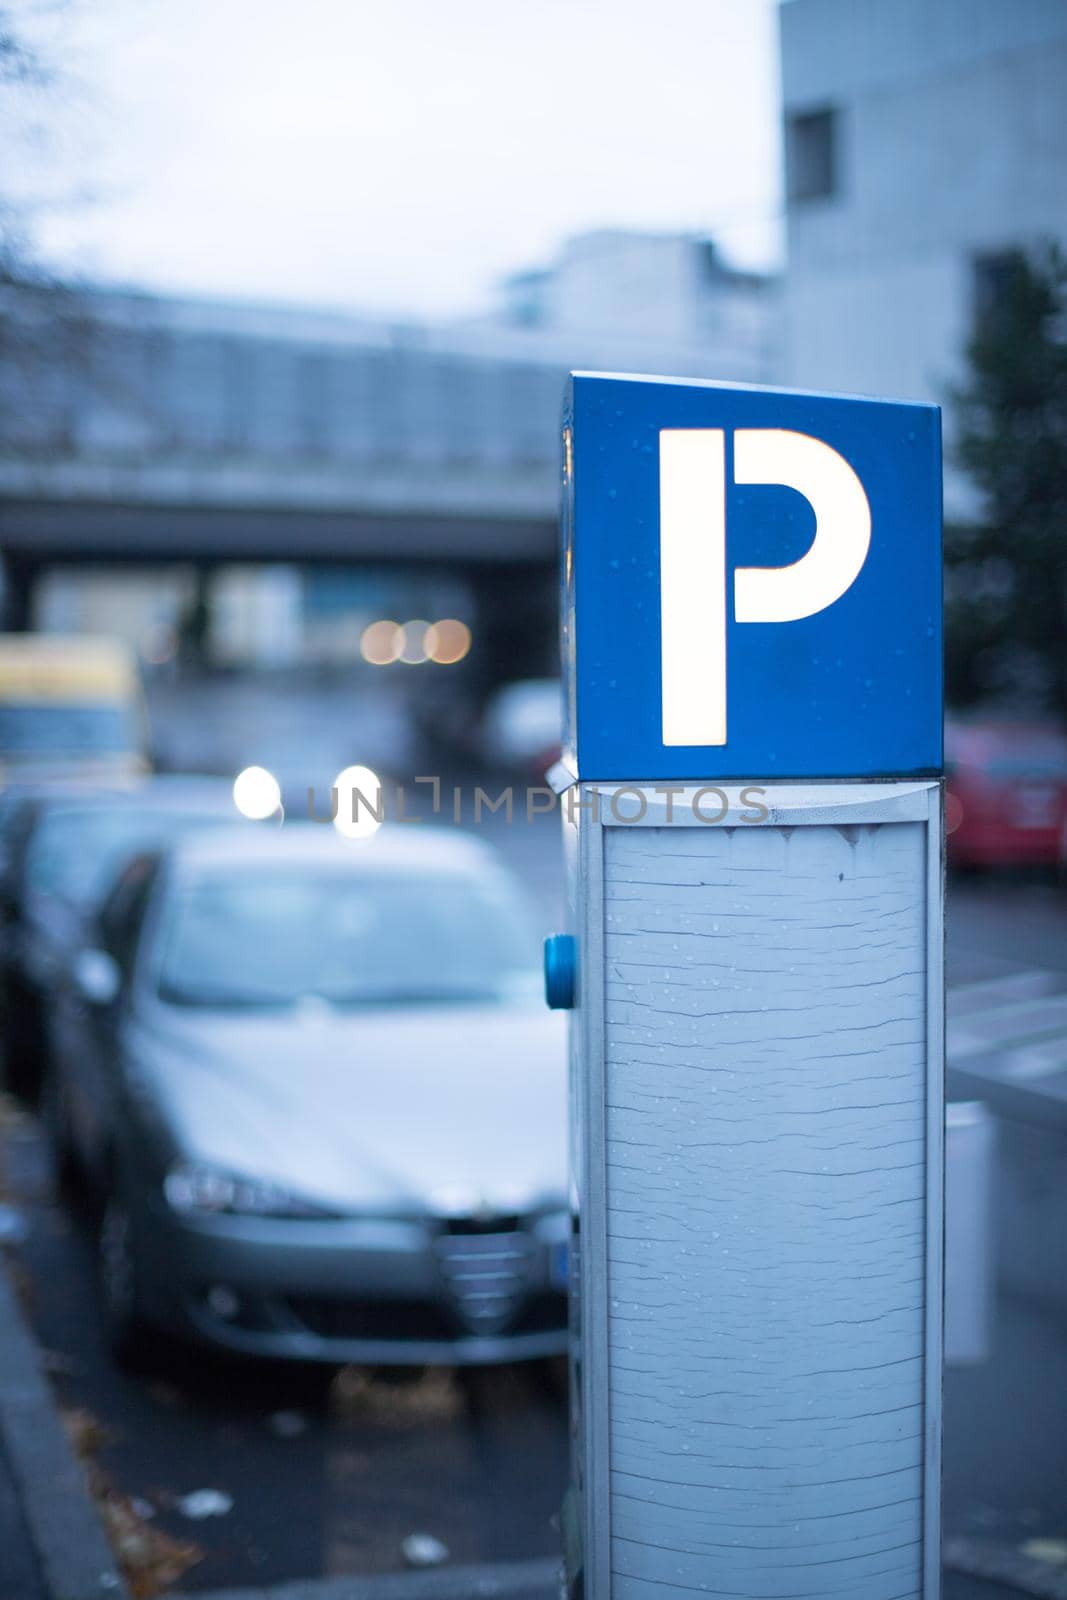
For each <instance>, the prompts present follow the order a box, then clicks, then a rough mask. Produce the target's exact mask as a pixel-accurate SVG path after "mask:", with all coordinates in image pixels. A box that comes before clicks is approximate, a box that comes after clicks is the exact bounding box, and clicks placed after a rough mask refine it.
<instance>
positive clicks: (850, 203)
mask: <svg viewBox="0 0 1067 1600" xmlns="http://www.w3.org/2000/svg"><path fill="white" fill-rule="evenodd" d="M780 25H781V57H782V90H783V109H784V117H785V145H786V192H787V202H786V204H787V241H788V272H787V278H786V290H785V332H784V339H785V344H784V377H785V381H786V382H787V383H790V384H793V385H797V386H800V387H805V388H807V387H812V388H826V389H841V390H851V391H855V392H858V393H867V394H887V395H895V396H898V397H900V398H905V399H926V400H936V401H943V400H944V399H945V396H946V391H947V389H948V387H949V385H950V384H951V382H952V380H953V379H954V378H955V377H957V376H958V374H959V372H960V363H961V357H962V353H963V349H964V346H965V344H966V341H967V338H968V336H969V334H970V331H971V329H972V327H973V325H974V319H975V317H976V316H979V315H980V314H981V308H982V306H983V304H985V303H987V297H988V296H989V295H990V294H995V292H996V285H997V274H998V266H999V265H1001V264H1002V263H1003V262H1004V260H1005V256H1006V253H1007V252H1010V251H1011V250H1012V249H1015V248H1018V247H1019V246H1027V245H1030V244H1032V243H1034V242H1036V241H1039V240H1042V239H1045V238H1049V237H1054V238H1058V239H1060V240H1062V241H1067V160H1065V158H1064V152H1065V151H1067V4H1065V3H1064V0H784V3H783V5H782V7H781V11H780ZM971 504H972V501H971V497H970V495H969V492H968V489H967V486H966V485H965V484H964V483H963V482H962V481H961V480H960V478H959V476H958V475H957V474H956V473H954V472H951V471H950V472H949V474H948V476H947V481H946V509H947V511H948V512H949V514H950V515H951V514H953V513H955V514H960V515H963V514H966V512H967V510H968V509H969V507H970V506H971Z"/></svg>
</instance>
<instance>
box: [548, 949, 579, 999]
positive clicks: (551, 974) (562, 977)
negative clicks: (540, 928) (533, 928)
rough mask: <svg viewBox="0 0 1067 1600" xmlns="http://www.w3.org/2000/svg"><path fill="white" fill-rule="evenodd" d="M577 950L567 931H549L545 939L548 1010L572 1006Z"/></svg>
mask: <svg viewBox="0 0 1067 1600" xmlns="http://www.w3.org/2000/svg"><path fill="white" fill-rule="evenodd" d="M577 970H578V952H577V947H576V946H575V942H574V938H573V936H572V935H571V934H569V933H550V934H549V936H548V938H547V939H546V940H545V1004H546V1005H547V1006H548V1008H549V1010H550V1011H571V1010H573V1008H574V991H575V977H576V973H577Z"/></svg>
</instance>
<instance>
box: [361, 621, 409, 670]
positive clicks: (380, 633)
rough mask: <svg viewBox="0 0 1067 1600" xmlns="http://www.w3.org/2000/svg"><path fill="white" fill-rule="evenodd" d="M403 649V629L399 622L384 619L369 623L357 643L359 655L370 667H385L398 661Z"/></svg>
mask: <svg viewBox="0 0 1067 1600" xmlns="http://www.w3.org/2000/svg"><path fill="white" fill-rule="evenodd" d="M403 648H404V630H403V628H402V627H401V626H400V624H399V622H389V621H388V620H387V619H385V618H383V619H382V620H381V621H380V622H371V623H369V624H368V626H367V627H365V628H364V630H363V633H362V635H361V637H360V641H359V650H360V654H361V655H362V657H363V659H364V661H368V662H369V663H370V665H371V666H372V667H387V666H388V665H389V664H390V662H392V661H398V660H399V659H400V652H401V651H402V650H403Z"/></svg>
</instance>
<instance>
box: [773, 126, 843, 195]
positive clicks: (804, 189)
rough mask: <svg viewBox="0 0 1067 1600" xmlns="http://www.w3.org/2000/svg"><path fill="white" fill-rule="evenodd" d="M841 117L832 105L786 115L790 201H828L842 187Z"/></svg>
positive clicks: (787, 174) (786, 154)
mask: <svg viewBox="0 0 1067 1600" xmlns="http://www.w3.org/2000/svg"><path fill="white" fill-rule="evenodd" d="M839 140H840V117H839V115H838V112H837V111H836V110H835V109H834V108H833V107H832V106H823V107H822V108H821V109H820V110H818V111H803V112H799V113H798V114H796V115H795V116H791V117H787V119H786V125H785V169H786V193H787V195H788V198H789V200H790V201H797V202H799V201H804V200H829V199H831V198H832V197H833V196H834V195H835V194H837V192H838V190H839V188H840V179H841V174H840V171H839V166H840V153H839V150H838V143H839Z"/></svg>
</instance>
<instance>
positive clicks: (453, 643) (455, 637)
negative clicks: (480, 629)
mask: <svg viewBox="0 0 1067 1600" xmlns="http://www.w3.org/2000/svg"><path fill="white" fill-rule="evenodd" d="M424 645H425V649H426V654H427V655H428V656H429V658H430V660H431V661H436V663H437V665H438V666H439V667H451V666H454V665H455V664H456V662H457V661H462V660H463V658H464V656H465V655H466V654H467V652H468V651H469V650H470V647H471V631H470V629H469V628H468V627H467V624H466V623H465V622H460V621H459V620H458V619H457V618H456V617H445V618H443V619H442V621H440V622H435V623H433V624H431V626H430V627H429V628H427V630H426V638H425V640H424Z"/></svg>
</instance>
